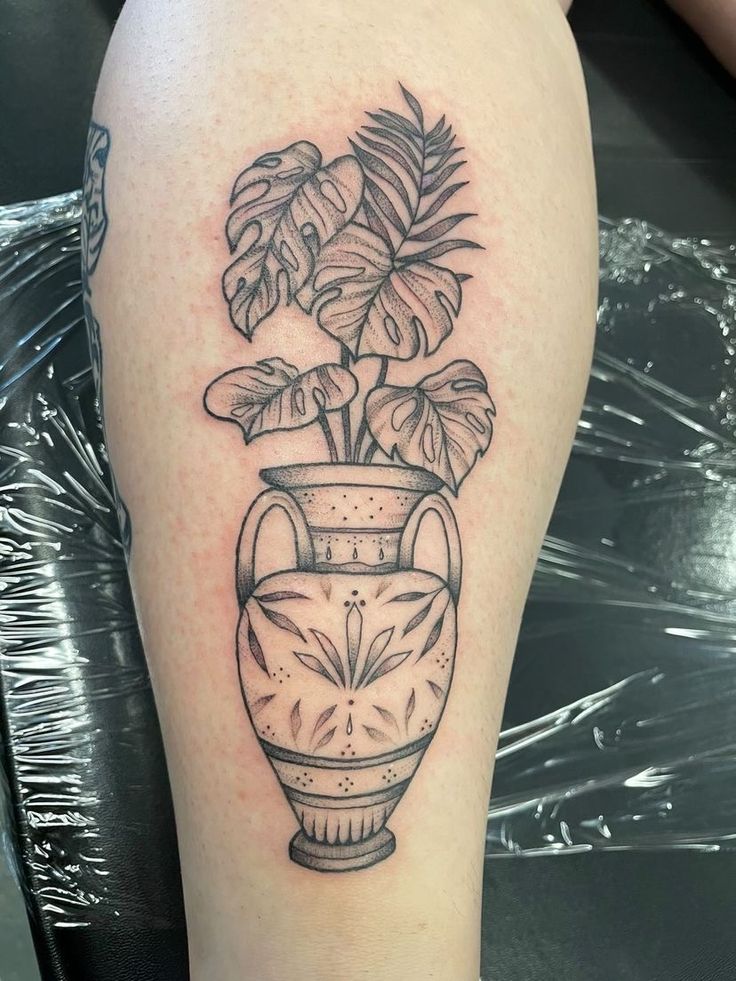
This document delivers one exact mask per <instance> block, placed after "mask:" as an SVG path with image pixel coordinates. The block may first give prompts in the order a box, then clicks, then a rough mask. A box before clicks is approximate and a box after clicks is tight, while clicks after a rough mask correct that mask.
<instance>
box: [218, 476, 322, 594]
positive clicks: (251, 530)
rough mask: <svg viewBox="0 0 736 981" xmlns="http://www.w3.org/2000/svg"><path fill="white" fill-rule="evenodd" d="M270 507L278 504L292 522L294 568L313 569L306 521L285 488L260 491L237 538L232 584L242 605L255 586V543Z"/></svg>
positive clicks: (312, 552) (312, 550) (310, 540)
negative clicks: (294, 551)
mask: <svg viewBox="0 0 736 981" xmlns="http://www.w3.org/2000/svg"><path fill="white" fill-rule="evenodd" d="M273 508H281V510H282V511H283V512H284V513H285V514H286V517H287V518H288V519H289V521H290V522H291V527H292V529H293V532H294V546H295V548H296V563H297V568H298V569H301V570H304V571H306V572H309V571H311V570H312V569H314V548H313V547H312V537H311V535H310V534H309V528H308V527H307V521H306V518H305V517H304V514H303V512H302V509H301V508H300V507H299V505H298V504H297V503H296V501H295V500H294V498H293V497H290V496H289V495H288V494H286V493H284V491H280V490H276V489H275V488H269V489H268V490H264V491H262V492H261V493H260V494H259V495H258V497H257V498H256V499H255V500H254V501H253V503H252V504H251V506H250V507H249V508H248V513H247V514H246V516H245V520H244V521H243V527H242V528H241V530H240V538H239V539H238V548H237V559H236V569H235V588H236V591H237V595H238V603H239V604H240V607H241V608H242V607H243V605H244V604H245V601H246V600H247V599H248V598H249V597H250V595H251V593H252V592H253V590H254V589H255V588H256V582H255V565H256V546H257V544H258V533H259V531H260V530H261V522H262V521H263V519H264V518H265V517H266V515H267V514H268V513H269V511H271V510H273Z"/></svg>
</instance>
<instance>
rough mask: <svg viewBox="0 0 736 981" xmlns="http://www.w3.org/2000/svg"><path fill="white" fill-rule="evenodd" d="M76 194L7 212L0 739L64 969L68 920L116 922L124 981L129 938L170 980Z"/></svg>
mask: <svg viewBox="0 0 736 981" xmlns="http://www.w3.org/2000/svg"><path fill="white" fill-rule="evenodd" d="M80 201H81V196H80V194H79V193H73V194H69V195H61V196H59V197H56V198H51V199H48V200H45V201H40V202H35V203H31V204H27V205H18V206H12V207H8V208H3V209H0V325H1V329H0V338H1V339H2V350H1V351H0V414H1V431H0V640H1V641H2V649H1V650H0V696H1V700H0V721H2V739H1V740H0V743H1V744H2V748H3V750H4V760H5V768H6V772H7V776H8V782H9V784H10V787H11V792H12V796H13V800H14V804H15V817H16V830H17V834H16V840H17V843H18V845H19V851H20V861H21V866H22V878H23V884H24V886H25V888H26V894H27V900H28V904H29V906H30V908H31V913H32V914H33V915H32V921H33V924H34V927H35V929H36V932H37V937H39V939H40V941H41V947H42V948H43V949H44V950H45V952H46V956H47V957H48V959H49V963H50V964H51V965H52V968H53V969H50V972H51V974H52V975H53V976H54V977H62V976H63V977H67V976H69V974H68V973H67V969H66V968H65V967H64V965H63V963H62V962H63V959H64V950H63V949H62V948H63V944H64V941H63V939H61V935H62V933H64V928H77V927H85V926H89V925H93V924H103V925H104V926H105V928H106V929H105V930H104V931H101V932H102V933H103V934H104V936H105V937H106V938H107V942H109V943H110V944H111V945H112V946H113V947H114V948H115V950H116V962H117V961H119V962H120V965H121V966H120V971H121V976H125V972H126V968H125V967H124V966H123V965H124V962H125V959H126V957H127V956H128V955H129V950H128V948H129V947H130V946H131V945H138V946H139V950H138V954H139V956H141V957H144V958H145V957H146V956H148V957H149V958H150V963H151V964H152V968H151V969H152V970H153V972H154V973H153V974H152V976H160V975H159V974H156V971H155V967H156V950H157V949H158V948H159V947H161V946H162V945H161V943H160V942H159V941H160V940H161V938H162V935H163V934H166V933H167V932H169V933H170V934H171V935H172V936H174V935H176V934H178V933H179V932H181V933H182V935H183V910H182V900H181V889H180V880H179V878H178V857H177V853H176V844H175V835H174V830H173V829H174V825H173V813H172V809H171V802H170V796H169V789H168V783H167V775H166V768H165V764H164V758H163V751H162V747H161V742H160V734H159V730H158V725H157V721H156V716H155V709H154V704H153V699H152V695H151V690H150V684H149V680H148V674H147V671H146V666H145V660H144V656H143V651H142V648H141V643H140V638H139V635H138V630H137V627H136V623H135V616H134V612H133V604H132V598H131V593H130V587H129V584H128V578H127V572H126V567H125V560H124V557H123V551H122V547H121V544H120V535H119V528H118V521H117V516H116V510H115V506H114V503H113V499H112V496H111V492H110V482H109V471H108V466H107V461H106V458H105V451H104V446H103V442H102V433H101V427H100V423H99V417H98V412H97V405H96V399H95V394H94V383H93V379H92V373H91V368H90V356H89V348H88V344H87V337H86V331H85V326H84V321H83V312H82V301H81V282H80V235H79V218H80ZM123 914H124V916H123ZM123 929H124V930H125V937H124V938H122V939H120V938H119V937H118V939H117V940H116V933H115V931H116V930H123ZM65 932H66V934H67V935H68V934H69V930H66V931H65ZM72 932H74V931H72ZM126 945H127V946H126ZM181 946H182V950H185V944H183V943H182V945H181ZM75 949H76V951H77V952H78V951H79V943H77V945H76V948H75ZM106 953H107V955H109V949H108V948H107V947H106ZM131 956H132V954H131ZM91 958H92V959H91ZM86 963H87V967H88V969H89V971H90V973H89V974H88V976H90V977H103V976H104V977H110V976H111V973H110V970H109V969H105V970H100V971H99V973H97V972H96V965H95V964H94V960H93V954H92V953H88V955H87V961H86ZM185 973H186V968H185V966H184V967H183V968H182V972H181V976H182V977H184V976H185ZM72 976H76V975H75V974H74V973H73V972H72ZM132 976H133V974H132V973H130V971H128V973H127V977H132Z"/></svg>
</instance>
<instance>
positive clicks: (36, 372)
mask: <svg viewBox="0 0 736 981" xmlns="http://www.w3.org/2000/svg"><path fill="white" fill-rule="evenodd" d="M79 206H80V198H79V195H78V194H71V195H64V196H60V197H57V198H53V199H49V200H47V201H41V202H37V203H34V204H31V205H23V206H17V207H11V208H6V209H0V318H2V341H3V345H2V347H3V350H2V361H1V363H0V397H2V403H1V405H2V435H1V437H0V440H1V445H0V457H1V459H2V470H1V474H2V476H1V477H0V483H1V487H0V506H1V511H0V535H1V536H2V537H1V540H0V541H1V546H2V568H1V583H0V585H1V586H2V591H1V592H0V616H1V618H2V619H1V621H0V623H1V624H2V640H3V653H2V662H1V666H2V670H1V672H0V684H1V686H2V701H3V704H2V711H3V717H4V733H5V739H6V744H7V745H6V760H7V766H8V771H9V778H10V783H11V786H12V788H13V792H14V796H15V799H16V803H17V809H16V816H17V819H18V824H19V828H20V835H21V839H22V841H23V843H24V847H25V851H24V856H23V857H24V873H25V878H26V882H27V884H28V886H29V890H30V894H31V898H32V900H33V901H34V902H36V903H37V904H38V906H39V908H40V909H41V910H43V911H44V912H45V913H46V915H47V916H49V917H50V918H51V920H52V922H53V923H54V924H55V925H56V926H78V925H84V924H85V923H89V922H91V921H92V918H93V917H94V916H95V915H96V912H95V911H97V910H99V909H101V908H104V909H106V910H110V909H112V910H113V911H115V910H117V909H120V908H122V907H124V908H125V909H126V912H127V914H128V915H129V914H130V912H131V910H132V911H133V913H134V915H138V916H139V917H141V918H145V917H147V916H149V915H150V911H151V910H152V909H160V908H161V896H162V895H163V894H164V893H165V892H166V888H167V886H166V883H167V882H170V880H171V878H172V877H175V876H176V856H175V852H174V846H173V819H172V816H171V811H170V801H169V796H168V786H167V784H166V777H165V770H164V766H163V761H162V757H161V748H160V743H159V742H158V738H159V737H158V732H157V729H156V725H155V716H154V708H153V702H152V699H151V694H150V689H149V682H148V678H147V674H146V669H145V663H144V659H143V653H142V650H141V647H140V641H139V638H138V634H137V631H136V628H135V620H134V614H133V608H132V602H131V596H130V591H129V587H128V583H127V578H126V574H125V565H124V560H123V553H122V548H121V544H120V534H119V530H118V525H117V518H116V514H115V508H114V504H113V501H112V498H111V494H110V489H109V479H108V468H107V462H106V459H105V452H104V446H103V442H102V435H101V430H100V425H99V419H98V415H97V405H96V400H95V397H94V391H93V383H92V378H91V371H90V364H89V353H88V350H87V346H86V335H85V333H84V325H83V320H82V303H81V294H80V281H79V272H78V266H79V229H78V222H79ZM734 260H735V255H734V250H733V248H731V247H718V246H715V245H713V244H711V243H708V242H701V241H692V240H678V239H674V238H672V237H670V236H668V235H666V234H665V233H663V232H661V231H658V230H657V229H654V228H651V227H648V226H646V225H645V224H644V223H642V222H639V221H636V220H631V221H626V222H622V223H619V224H614V223H611V222H609V221H607V220H602V221H601V286H602V292H601V301H600V311H599V324H598V344H597V350H596V355H595V361H594V365H593V371H592V377H591V382H590V387H589V391H588V395H587V398H586V403H585V408H584V411H583V416H582V419H581V421H580V424H579V427H578V433H577V438H576V442H575V448H574V453H573V457H572V460H571V462H570V466H569V468H568V472H567V475H566V478H565V482H564V484H563V488H562V492H561V495H560V500H559V503H558V506H557V509H556V511H555V515H554V518H553V521H552V525H551V528H550V532H549V535H548V537H547V539H546V541H545V545H544V549H543V552H542V555H541V558H540V561H539V565H538V568H537V572H536V575H535V577H534V583H533V587H532V593H531V596H530V601H529V604H528V607H527V612H526V615H525V620H524V625H523V628H522V633H521V638H520V643H519V651H518V655H517V659H516V663H515V668H514V673H513V676H512V684H511V690H510V697H509V702H508V705H507V710H506V720H505V723H504V731H503V733H502V736H501V741H500V746H499V752H498V760H497V766H496V777H495V785H494V796H493V800H492V802H491V808H490V816H489V825H488V850H489V853H490V854H499V855H503V854H508V853H514V852H519V851H521V852H528V853H537V852H552V851H571V850H575V849H580V848H586V849H587V848H592V847H597V848H629V847H662V846H689V847H706V848H714V847H721V846H723V845H724V844H725V843H727V842H728V841H729V840H730V839H731V838H733V837H734V836H736V781H735V780H734V777H735V776H736V762H735V759H736V757H735V756H734V746H733V743H734V740H735V739H736V737H735V736H734V733H736V660H735V656H736V627H735V625H734V614H735V612H736V602H735V597H736V533H735V532H734V527H733V526H734V521H733V518H734V514H735V513H736V489H735V488H734V471H735V470H736V396H735V393H734V371H733V360H732V359H733V356H734V351H733V346H734V337H735V336H736V335H735V334H734V329H735V328H734V318H735V317H736V280H735V279H734V276H733V269H734V264H735V263H734ZM683 366H684V367H683ZM550 411H554V406H550ZM121 826H122V827H124V828H125V831H126V835H127V837H126V836H125V835H123V836H122V837H123V840H122V843H121V834H120V829H121ZM162 843H163V844H162ZM126 848H127V849H132V848H135V855H136V859H137V861H136V862H134V863H131V858H132V855H131V854H127V853H126ZM161 915H162V916H167V915H170V916H171V917H172V919H174V918H176V917H179V916H180V915H181V911H180V908H179V907H178V906H176V908H173V909H171V908H167V909H165V910H164V911H163V912H162V913H161Z"/></svg>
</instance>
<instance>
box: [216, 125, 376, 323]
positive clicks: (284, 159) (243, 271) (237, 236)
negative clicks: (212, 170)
mask: <svg viewBox="0 0 736 981" xmlns="http://www.w3.org/2000/svg"><path fill="white" fill-rule="evenodd" d="M321 162H322V157H321V154H320V152H319V150H318V149H317V147H316V146H314V145H313V144H312V143H307V142H304V141H302V142H299V143H293V144H292V145H291V146H289V147H286V149H284V150H279V151H277V152H274V153H267V154H265V155H264V156H262V157H259V158H258V160H256V161H255V163H253V164H252V165H251V166H250V167H248V168H246V170H244V171H243V172H242V173H241V174H240V175H239V177H238V178H237V180H236V181H235V185H234V187H233V193H232V197H231V199H230V203H231V204H232V205H233V206H234V207H233V210H232V212H231V214H230V217H229V218H228V222H227V227H226V231H227V239H228V244H229V246H230V251H231V252H233V253H237V258H236V259H235V261H234V262H233V263H232V264H231V265H230V266H229V267H228V268H227V269H226V270H225V274H224V276H223V278H222V288H223V292H224V294H225V298H226V299H227V301H228V303H229V305H230V318H231V320H232V322H233V324H234V325H235V326H236V327H237V328H238V329H239V330H241V331H242V332H243V333H244V334H245V335H246V337H248V338H250V337H251V335H252V334H253V331H254V330H255V328H256V327H257V326H258V324H259V323H261V321H262V320H264V319H265V318H266V317H267V316H268V315H269V314H271V313H272V312H273V311H274V309H275V308H276V306H277V305H278V303H279V301H280V300H281V299H282V298H284V299H285V300H286V301H287V302H288V301H289V300H290V299H291V297H292V296H293V294H294V293H295V292H296V291H297V290H298V289H299V288H300V287H301V286H303V284H304V283H305V282H306V280H307V279H308V278H309V277H310V276H311V275H312V272H313V269H314V260H315V257H316V256H317V255H318V253H319V250H320V248H321V247H322V245H323V244H324V243H325V242H327V241H329V239H330V238H332V236H333V235H335V233H336V232H338V231H339V230H340V229H342V228H343V227H344V226H345V225H346V224H347V223H348V222H349V221H350V220H351V218H352V217H353V215H354V214H355V212H356V210H357V208H358V206H359V204H360V200H361V197H362V194H363V174H362V171H361V169H360V166H359V164H358V162H357V161H356V160H355V158H354V157H351V156H345V157H338V159H337V160H334V161H333V162H332V163H331V164H328V165H327V166H326V167H324V168H322V167H321Z"/></svg>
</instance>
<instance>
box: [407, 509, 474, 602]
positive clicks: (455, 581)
mask: <svg viewBox="0 0 736 981" xmlns="http://www.w3.org/2000/svg"><path fill="white" fill-rule="evenodd" d="M429 511H434V513H435V514H436V515H437V517H438V518H439V519H440V521H441V522H442V527H443V528H444V531H445V544H446V546H447V585H448V587H449V590H450V594H451V595H452V598H453V599H454V600H455V603H457V601H458V598H459V596H460V582H461V579H462V568H463V559H462V549H461V547H460V532H459V531H458V528H457V521H456V520H455V515H454V514H453V512H452V508H451V507H450V505H449V504H448V503H447V501H446V500H445V498H444V497H443V496H442V495H441V494H427V496H426V497H423V498H422V499H421V501H420V502H419V503H418V504H417V505H416V507H415V508H414V510H413V511H412V512H411V514H410V515H409V520H408V521H407V523H406V527H405V528H404V531H403V533H402V535H401V541H400V542H399V568H400V569H412V568H414V546H415V544H416V540H417V535H418V533H419V526H420V525H421V523H422V519H423V518H424V517H425V516H426V515H427V513H428V512H429Z"/></svg>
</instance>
